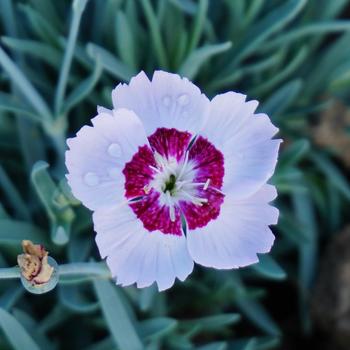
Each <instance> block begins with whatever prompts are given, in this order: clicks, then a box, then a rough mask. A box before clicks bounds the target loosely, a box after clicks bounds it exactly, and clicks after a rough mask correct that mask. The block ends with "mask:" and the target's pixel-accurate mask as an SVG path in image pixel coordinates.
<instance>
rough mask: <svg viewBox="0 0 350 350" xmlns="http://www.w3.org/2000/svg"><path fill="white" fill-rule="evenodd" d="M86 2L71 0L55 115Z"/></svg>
mask: <svg viewBox="0 0 350 350" xmlns="http://www.w3.org/2000/svg"><path fill="white" fill-rule="evenodd" d="M86 4H87V0H74V1H73V5H72V7H73V18H72V22H71V25H70V30H69V36H68V42H67V47H66V51H65V53H64V58H63V63H62V68H61V71H60V76H59V80H58V84H57V89H56V94H55V112H56V115H58V114H59V112H60V110H61V108H62V103H63V99H64V95H65V91H66V85H67V80H68V74H69V70H70V67H71V64H72V59H73V54H74V47H75V43H76V40H77V36H78V31H79V26H80V21H81V16H82V14H83V11H84V9H85V6H86Z"/></svg>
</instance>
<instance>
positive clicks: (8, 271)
mask: <svg viewBox="0 0 350 350" xmlns="http://www.w3.org/2000/svg"><path fill="white" fill-rule="evenodd" d="M20 277H21V272H20V269H19V267H17V266H15V267H3V268H0V279H12V278H20Z"/></svg>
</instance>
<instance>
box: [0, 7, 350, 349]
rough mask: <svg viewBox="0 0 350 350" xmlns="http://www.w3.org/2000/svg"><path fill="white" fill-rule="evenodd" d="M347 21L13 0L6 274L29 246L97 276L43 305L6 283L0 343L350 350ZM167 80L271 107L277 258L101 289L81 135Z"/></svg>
mask: <svg viewBox="0 0 350 350" xmlns="http://www.w3.org/2000/svg"><path fill="white" fill-rule="evenodd" d="M349 14H350V1H348V0H332V1H328V0H308V1H307V0H271V1H263V0H215V1H214V0H199V1H194V0H158V1H152V0H89V1H86V0H75V1H69V0H60V1H54V0H0V36H1V40H0V267H1V269H0V277H1V278H3V277H4V272H2V271H5V269H4V268H6V267H10V266H14V265H16V257H17V254H19V253H20V252H21V246H20V244H21V241H22V239H31V240H32V241H34V242H35V243H43V244H45V246H46V247H47V249H48V250H49V251H50V253H51V255H52V256H53V257H54V258H55V259H56V261H57V262H58V263H59V264H71V263H72V264H73V263H81V265H79V266H80V267H81V269H86V271H87V273H86V274H85V277H83V278H81V277H80V278H70V279H64V280H62V281H60V283H59V284H58V286H57V287H56V288H55V289H54V290H53V291H51V292H50V293H47V294H43V295H40V296H38V295H33V294H31V293H29V292H28V291H26V290H25V289H24V288H22V286H21V284H20V281H19V280H18V279H14V280H10V279H1V280H0V349H16V350H23V349H26V350H32V349H45V350H51V349H53V350H54V349H87V350H107V349H108V350H109V349H120V350H134V349H142V348H145V349H201V350H224V349H232V350H265V349H266V350H267V349H283V350H293V349H303V348H305V349H306V348H308V349H310V348H311V349H319V350H324V349H325V350H343V349H345V350H346V349H350V226H349V200H350V184H349V168H350V134H349V132H350V110H349V107H348V106H349V102H350V99H349V97H350V20H349ZM159 68H160V69H163V70H167V71H171V72H178V73H179V74H181V75H182V76H186V77H188V78H189V79H191V80H193V81H194V82H195V83H196V84H197V85H198V86H199V87H200V88H201V89H202V91H203V92H204V93H206V94H207V95H208V96H209V97H213V96H214V95H215V94H217V93H220V92H225V91H228V90H234V91H239V92H243V93H245V94H247V95H248V97H249V99H257V100H259V101H260V106H259V111H263V112H265V113H267V114H269V116H270V117H271V119H272V121H273V123H274V124H275V125H277V126H278V127H279V128H280V137H281V138H283V139H284V143H283V145H282V150H281V153H280V160H279V163H278V166H277V170H276V173H275V175H274V176H273V178H272V179H271V183H273V184H275V185H276V186H277V188H278V192H279V197H278V200H277V201H276V206H277V207H278V208H279V209H280V213H281V214H280V219H279V223H278V225H277V226H276V227H273V231H274V233H275V235H276V242H275V245H274V247H273V250H272V253H271V254H270V255H267V256H261V261H260V263H258V264H256V265H254V266H251V267H249V268H244V269H241V270H232V271H216V270H212V269H204V268H201V267H200V266H196V267H195V270H194V273H193V274H192V275H191V276H190V277H189V278H188V279H187V281H186V282H185V283H180V282H176V284H175V286H174V287H173V288H172V289H170V290H168V291H166V292H164V293H158V292H157V291H156V288H154V287H150V288H147V289H144V290H137V289H136V288H133V287H130V288H125V289H121V288H117V287H115V285H114V284H112V283H110V282H108V281H107V280H103V279H101V278H100V279H98V278H96V277H94V276H95V275H94V274H93V273H91V271H90V270H91V269H90V270H89V266H91V265H89V264H91V262H93V261H96V262H99V261H100V258H99V255H98V252H97V249H96V246H95V242H94V232H93V229H92V224H91V214H90V212H89V211H88V210H86V209H85V208H83V207H82V206H81V205H80V204H79V202H77V201H76V200H75V199H74V198H73V197H72V195H71V194H70V192H69V188H68V186H67V184H66V182H65V179H64V174H65V172H66V169H65V165H64V151H65V149H66V145H65V140H66V138H67V137H68V136H72V135H74V134H75V132H76V131H77V130H78V129H79V128H80V127H81V126H82V125H83V124H86V123H88V122H89V120H90V119H91V118H92V117H93V116H94V115H95V113H96V105H102V106H105V107H110V106H111V90H112V89H113V88H114V87H115V86H116V85H117V84H118V83H119V82H121V81H125V82H127V81H129V79H130V77H132V76H133V75H135V74H136V73H137V72H139V71H140V70H141V69H143V70H145V72H146V73H147V74H148V75H149V76H150V75H152V73H153V71H154V70H155V69H159ZM72 266H73V265H72ZM74 266H75V265H74ZM94 266H95V265H94ZM96 266H101V265H98V264H97V265H96Z"/></svg>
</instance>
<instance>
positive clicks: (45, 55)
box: [1, 36, 62, 68]
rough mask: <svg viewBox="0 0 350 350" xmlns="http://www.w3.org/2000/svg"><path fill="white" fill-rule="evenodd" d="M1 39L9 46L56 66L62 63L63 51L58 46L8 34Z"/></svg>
mask: <svg viewBox="0 0 350 350" xmlns="http://www.w3.org/2000/svg"><path fill="white" fill-rule="evenodd" d="M1 41H2V42H3V43H4V44H5V45H6V46H7V47H8V48H10V49H13V50H16V51H18V52H21V53H24V54H28V55H30V56H33V57H35V58H38V59H39V60H43V61H44V62H45V63H47V64H49V65H50V66H52V67H54V68H57V67H58V66H59V65H60V63H61V56H62V55H61V53H60V52H59V51H58V50H57V49H56V48H54V47H52V46H49V45H48V44H45V43H42V42H40V41H37V40H28V39H16V38H11V37H8V36H4V37H2V38H1Z"/></svg>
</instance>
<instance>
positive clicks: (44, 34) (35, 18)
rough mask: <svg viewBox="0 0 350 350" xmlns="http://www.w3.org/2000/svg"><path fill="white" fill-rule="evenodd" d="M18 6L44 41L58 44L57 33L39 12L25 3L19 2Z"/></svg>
mask: <svg viewBox="0 0 350 350" xmlns="http://www.w3.org/2000/svg"><path fill="white" fill-rule="evenodd" d="M19 8H20V9H21V10H22V11H23V12H24V13H25V15H26V16H27V18H28V20H29V22H30V25H31V28H32V29H33V30H34V32H35V33H36V34H37V36H38V37H39V38H41V39H42V40H43V41H44V42H47V43H50V44H53V45H55V46H58V38H59V33H58V32H57V31H56V29H55V28H54V27H53V26H52V24H51V23H50V22H49V21H48V20H47V19H46V18H45V17H43V16H42V15H41V13H40V12H38V11H36V10H35V9H33V8H32V7H31V6H29V5H27V4H19Z"/></svg>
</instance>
